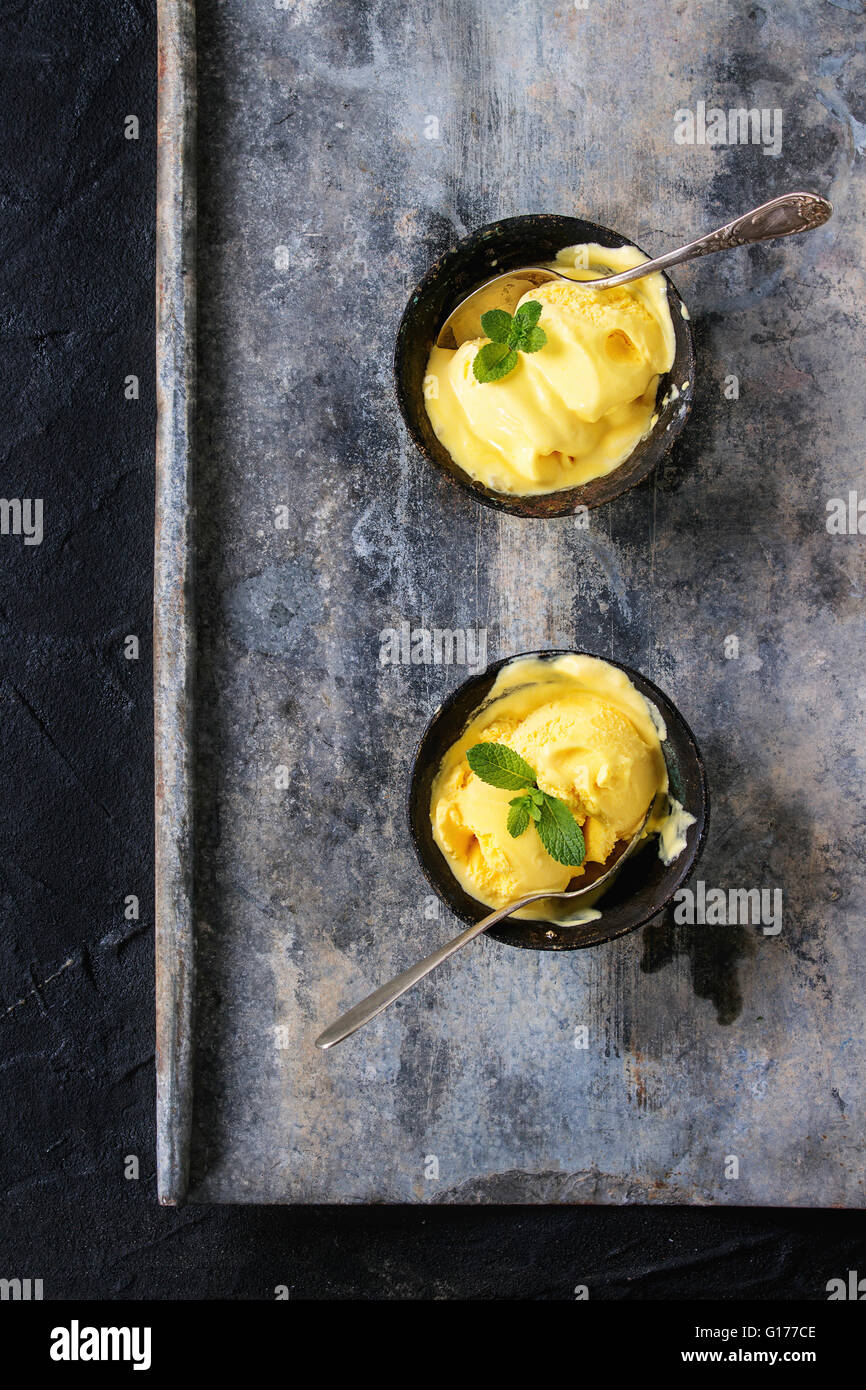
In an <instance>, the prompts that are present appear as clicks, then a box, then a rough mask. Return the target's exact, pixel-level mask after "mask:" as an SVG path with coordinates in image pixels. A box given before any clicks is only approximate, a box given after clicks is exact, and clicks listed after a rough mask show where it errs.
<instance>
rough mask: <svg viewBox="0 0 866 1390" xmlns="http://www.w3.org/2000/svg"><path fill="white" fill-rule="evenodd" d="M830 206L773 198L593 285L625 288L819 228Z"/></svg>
mask: <svg viewBox="0 0 866 1390" xmlns="http://www.w3.org/2000/svg"><path fill="white" fill-rule="evenodd" d="M832 211H833V206H832V204H831V203H828V202H827V199H826V198H820V197H819V196H818V194H817V193H786V194H784V196H783V197H781V198H772V199H771V200H770V202H769V203H762V204H761V206H760V207H757V208H753V209H752V211H751V212H746V213H744V214H743V216H742V217H736V218H734V220H733V222H726V223H725V225H724V226H723V227H717V228H716V230H715V231H713V232H707V234H706V236H702V237H698V239H697V241H690V242H689V243H688V244H687V245H686V246H680V247H678V248H677V250H676V251H669V252H668V253H667V255H666V256H656V258H655V259H654V260H652V261H645V262H644V264H643V265H639V266H635V268H634V269H633V270H624V271H622V273H621V274H619V275H606V276H604V277H603V278H602V279H600V280H593V281H592V284H594V285H598V286H599V287H600V288H601V287H609V286H613V285H625V284H626V283H627V282H628V281H629V280H640V279H642V277H643V276H644V275H648V274H649V273H650V271H652V270H666V269H667V268H668V266H672V265H680V264H681V263H682V262H683V261H692V260H694V259H695V257H696V256H710V255H712V253H713V252H714V251H730V250H732V248H733V247H735V246H749V245H751V244H752V243H753V242H756V241H772V240H773V239H774V238H775V237H782V236H793V235H794V233H795V232H808V231H811V230H812V228H813V227H820V226H821V225H822V224H823V223H824V222H826V221H827V218H828V217H829V216H830V215H831V213H832Z"/></svg>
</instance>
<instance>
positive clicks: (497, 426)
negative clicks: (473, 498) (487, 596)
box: [425, 243, 675, 496]
mask: <svg viewBox="0 0 866 1390" xmlns="http://www.w3.org/2000/svg"><path fill="white" fill-rule="evenodd" d="M646 259H647V258H646V256H644V255H643V254H642V253H641V252H640V251H638V250H637V249H636V248H635V247H633V246H622V247H618V248H616V249H611V248H609V247H606V246H599V245H596V244H595V243H590V244H588V245H587V246H571V247H567V248H566V249H565V250H563V251H560V253H559V255H558V257H557V259H556V261H555V262H553V268H554V269H555V270H558V271H560V272H561V273H562V274H564V275H568V276H569V277H570V278H573V279H574V282H575V283H574V284H565V283H564V282H562V281H549V282H548V283H546V284H544V285H540V286H539V287H538V289H532V290H530V291H529V292H528V293H527V294H525V295H524V296H523V298H522V299H521V300H520V304H525V303H527V302H528V301H529V300H536V301H537V302H538V303H539V304H541V306H542V307H541V318H540V321H539V327H540V328H542V329H543V330H544V332H545V333H546V335H547V342H546V343H545V344H544V346H543V347H542V348H540V349H539V350H538V351H536V352H531V353H528V352H521V353H519V354H518V363H517V366H516V367H515V368H514V369H513V371H511V372H509V373H508V375H507V376H504V377H503V378H502V379H501V380H499V381H486V382H480V381H478V380H477V379H476V377H475V375H474V374H473V371H472V364H473V361H474V359H475V356H476V354H477V352H478V349H479V348H480V347H481V346H483V344H484V343H485V342H487V339H486V338H475V339H472V340H471V341H469V342H465V343H461V345H460V346H459V347H458V348H457V349H456V350H452V349H449V348H439V347H434V348H433V350H432V352H431V353H430V358H429V361H428V364H427V378H426V382H425V404H426V408H427V414H428V416H429V418H430V423H431V425H432V426H433V429H434V431H435V433H436V435H437V438H438V439H439V440H440V441H441V443H442V444H443V445H444V447H445V448H446V449H447V450H448V452H449V454H450V455H451V457H452V458H453V460H454V462H455V463H456V464H458V465H459V466H460V467H461V468H462V469H463V470H464V472H466V473H468V474H469V475H470V477H472V478H474V479H476V480H477V481H478V482H481V483H484V484H485V485H486V486H487V487H489V488H492V489H493V490H494V491H496V492H504V493H512V494H514V495H517V496H529V495H531V494H537V493H545V492H557V491H559V490H560V489H563V488H570V487H577V486H579V485H580V484H582V483H587V482H589V481H590V480H591V479H593V478H600V477H603V476H604V475H605V474H607V473H612V472H613V470H614V469H615V468H618V467H619V465H620V464H621V463H623V462H624V461H625V460H626V459H627V458H628V456H629V454H631V453H632V451H633V450H634V448H635V446H636V445H637V444H638V443H639V441H640V440H641V439H643V437H644V435H646V434H647V433H648V432H649V430H650V428H651V426H652V423H653V416H654V414H655V404H656V393H657V390H658V384H659V379H660V377H661V376H662V375H663V374H664V373H665V372H667V371H669V370H670V368H671V366H672V365H673V361H674V351H675V339H674V327H673V322H672V320H671V315H670V309H669V308H668V297H667V286H666V283H665V280H664V278H663V276H662V275H661V274H660V273H659V272H658V271H656V272H654V273H653V274H652V275H648V276H646V278H645V279H643V280H634V281H632V282H631V283H630V284H627V285H620V286H619V287H617V288H614V289H609V290H595V289H593V288H592V286H591V285H590V284H582V283H581V281H583V280H590V279H592V277H593V275H598V274H600V273H601V272H600V271H599V270H593V269H588V270H587V269H584V268H582V267H583V266H586V265H589V266H590V267H592V266H594V265H597V264H598V263H601V265H603V266H610V268H611V270H613V271H620V270H630V269H631V268H632V267H633V266H636V265H640V264H642V262H643V261H645V260H646ZM517 307H518V308H519V305H518V306H517Z"/></svg>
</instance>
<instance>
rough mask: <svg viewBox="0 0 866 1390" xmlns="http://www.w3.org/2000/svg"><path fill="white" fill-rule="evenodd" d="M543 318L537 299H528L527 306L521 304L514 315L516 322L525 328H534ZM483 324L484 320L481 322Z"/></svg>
mask: <svg viewBox="0 0 866 1390" xmlns="http://www.w3.org/2000/svg"><path fill="white" fill-rule="evenodd" d="M540 318H541V305H540V304H539V302H538V300H537V299H527V301H526V303H525V304H521V306H520V308H519V309H518V310H516V312H515V315H514V322H515V323H517V324H520V325H521V327H523V328H534V327H535V325H536V324H537V323H538V320H539V319H540ZM481 322H482V324H483V323H484V320H483V319H482V320H481Z"/></svg>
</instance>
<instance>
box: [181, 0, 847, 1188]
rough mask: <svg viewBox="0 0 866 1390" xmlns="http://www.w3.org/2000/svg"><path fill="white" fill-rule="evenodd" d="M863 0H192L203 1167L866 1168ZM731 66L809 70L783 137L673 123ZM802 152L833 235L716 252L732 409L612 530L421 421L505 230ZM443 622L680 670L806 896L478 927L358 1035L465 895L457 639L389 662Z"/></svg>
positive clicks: (750, 815) (423, 1183) (197, 1133)
mask: <svg viewBox="0 0 866 1390" xmlns="http://www.w3.org/2000/svg"><path fill="white" fill-rule="evenodd" d="M859 9H860V6H859V3H857V0H844V2H843V0H837V3H834V4H832V3H831V4H803V3H802V2H801V0H796V3H795V0H790V2H788V0H785V2H784V3H778V4H765V5H763V6H759V5H755V6H751V7H749V6H745V5H739V4H720V3H718V0H712V3H709V2H708V0H695V3H681V4H666V3H647V4H641V5H634V4H632V5H627V4H618V3H602V0H587V6H586V8H585V9H581V8H578V7H576V6H575V5H573V4H570V3H567V0H557V3H547V2H546V0H437V3H423V2H422V3H418V0H413V3H411V4H410V3H401V2H400V0H388V2H387V3H366V4H361V3H354V2H353V0H328V3H324V0H323V3H316V0H286V3H285V4H281V3H279V0H278V3H277V4H275V3H274V0H199V3H198V6H197V10H198V15H197V48H198V82H199V111H198V130H199V152H198V180H199V242H200V244H199V255H198V265H197V273H198V296H199V319H198V323H199V383H198V419H197V432H198V455H197V469H198V480H197V484H196V488H197V503H198V541H197V602H198V636H199V655H198V662H199V667H198V677H197V687H196V708H197V721H198V746H197V764H196V766H197V772H196V776H197V801H196V836H197V855H198V862H197V870H198V872H197V899H198V901H197V918H198V922H197V945H198V994H197V1033H196V1042H197V1063H196V1075H195V1095H194V1108H195V1113H194V1125H193V1153H192V1175H193V1176H192V1195H193V1197H194V1199H196V1200H200V1201H222V1202H236V1201H250V1202H269V1201H275V1202H400V1201H412V1202H441V1201H450V1202H472V1203H475V1202H572V1201H580V1202H647V1201H650V1202H667V1203H674V1202H695V1203H745V1204H750V1203H754V1204H764V1203H767V1204H800V1205H818V1206H821V1205H830V1204H843V1205H851V1206H859V1205H862V1204H863V1147H862V1138H863V1113H862V1075H863V1070H864V1064H866V1055H864V1053H866V1043H864V1034H863V1029H862V1024H861V1017H862V998H863V986H864V978H863V963H864V957H866V940H864V930H863V908H862V904H863V902H864V889H866V884H864V850H863V845H864V843H866V836H864V833H863V832H864V825H863V821H864V814H863V800H862V787H863V777H864V767H863V761H864V759H863V720H864V709H866V703H864V702H866V676H864V674H863V671H862V653H863V650H864V620H863V590H862V547H863V539H862V537H858V536H856V535H855V536H830V535H828V533H827V530H826V527H825V515H826V511H825V509H826V502H827V499H828V498H830V497H834V496H840V495H841V496H846V495H847V492H848V489H849V488H856V487H857V486H858V483H859V485H860V486H861V488H862V487H863V485H864V484H863V439H864V432H863V400H864V389H863V388H864V380H863V377H864V370H863V352H862V344H863V328H864V323H863V319H864V311H863V305H864V303H866V287H864V283H863V278H864V277H863V266H864V264H866V246H864V233H863V223H862V216H861V213H860V209H862V206H863V164H862V151H863V148H864V140H866V136H864V127H863V125H862V124H859V122H858V119H857V117H858V115H859V116H863V114H864V113H863V110H862V107H859V106H858V105H857V98H856V96H855V94H856V93H858V92H862V90H863V85H864V83H863V77H864V71H863V70H864V56H863V48H864V21H863V18H862V16H861V15H860V14H859V13H858V11H859ZM699 100H705V101H707V103H708V104H714V103H717V104H719V105H721V106H723V107H725V108H727V107H729V106H735V107H736V106H743V105H746V106H752V105H755V106H758V107H766V108H775V107H779V108H781V110H782V112H783V145H782V153H781V155H780V157H779V158H773V157H767V156H766V155H764V153H763V150H762V148H760V147H751V146H749V147H730V148H729V147H717V148H711V147H708V146H705V145H704V146H692V147H689V146H684V145H678V144H676V143H675V142H674V139H673V131H674V113H675V112H676V111H677V109H678V108H684V107H690V108H692V109H694V107H695V105H696V103H697V102H698V101H699ZM430 117H435V118H436V120H438V123H439V126H438V136H437V138H433V139H428V138H426V136H427V134H428V133H430V131H431V130H432V129H433V127H432V126H431V125H430V124H429V123H428V118H430ZM797 187H806V188H814V189H815V190H816V191H818V192H821V193H825V194H827V195H828V196H829V197H830V198H831V199H832V200H833V201H834V203H835V207H836V214H835V217H834V219H833V221H832V222H831V223H830V224H829V225H828V226H827V227H826V228H824V229H823V230H821V231H819V232H817V233H813V234H811V235H810V236H808V237H803V238H799V239H794V240H792V241H787V242H781V243H778V244H774V245H770V246H767V247H764V248H758V249H755V250H752V251H750V252H744V251H739V252H735V253H733V254H730V255H727V256H722V257H714V258H711V259H709V260H707V261H704V262H700V263H697V264H695V265H693V266H690V267H686V268H683V269H681V270H679V271H677V272H675V279H676V281H677V284H678V286H679V287H680V290H681V292H682V293H683V295H684V297H685V299H686V301H687V303H688V304H689V305H690V306H691V310H692V315H693V318H694V322H695V330H696V340H697V348H698V388H697V398H696V402H695V407H694V410H693V414H692V419H691V422H690V424H689V427H688V429H687V431H686V433H685V435H684V438H683V440H682V442H681V444H680V446H679V447H678V448H677V449H676V451H675V453H674V454H673V456H672V457H671V458H669V459H668V460H667V461H666V463H665V466H664V468H663V470H662V471H661V472H659V473H657V475H656V476H655V477H654V478H653V479H652V480H650V481H648V482H647V483H646V484H644V485H642V486H641V487H640V488H638V489H637V490H636V491H635V492H633V493H631V494H629V495H628V496H626V497H623V498H622V499H620V500H619V501H617V502H615V503H613V504H611V505H609V506H607V507H605V508H603V509H602V510H601V511H599V512H596V513H594V514H593V515H592V517H591V521H590V526H589V529H588V530H587V531H581V530H578V529H577V528H576V527H575V525H574V523H573V522H572V521H570V520H557V521H551V522H546V523H540V522H531V521H523V520H519V519H516V518H511V517H508V516H505V515H501V514H497V513H495V512H493V511H490V510H487V509H485V508H483V507H482V506H480V505H477V504H476V503H475V502H474V501H473V499H472V498H471V497H468V496H466V495H465V494H464V493H462V492H461V491H459V490H458V489H456V488H454V487H453V486H452V485H450V484H449V483H448V481H447V480H446V479H444V478H442V477H440V476H438V475H437V474H435V473H434V472H433V470H432V469H431V468H430V467H429V466H428V465H427V464H426V463H425V461H424V460H423V459H422V458H421V457H420V456H419V455H418V454H417V452H416V451H415V449H414V448H413V447H411V446H410V445H409V443H408V440H407V436H406V434H405V432H404V430H403V427H402V424H401V421H400V419H399V417H398V412H397V408H396V403H395V398H394V392H393V389H392V381H391V356H392V349H393V342H394V335H395V331H396V327H397V323H398V321H399V317H400V314H401V312H402V309H403V307H404V304H405V301H406V299H407V296H408V294H409V292H410V290H411V288H412V286H413V284H414V283H415V281H416V280H417V278H418V277H419V276H420V275H421V274H422V273H423V271H424V270H425V269H426V268H427V266H428V265H429V264H430V263H431V261H432V260H434V259H435V258H436V257H437V256H438V255H439V254H440V253H441V252H443V251H444V250H445V249H446V248H447V247H449V246H450V245H452V244H453V243H454V242H455V241H456V240H457V239H458V238H459V237H461V236H463V235H464V234H465V233H467V232H469V231H471V230H472V229H474V228H476V227H478V226H479V225H480V224H482V223H484V222H488V221H491V220H494V219H496V218H500V217H504V216H507V215H510V214H514V213H523V212H534V211H554V212H562V213H574V214H578V215H581V216H586V217H588V218H591V219H595V220H598V221H600V222H603V223H605V224H607V225H609V226H612V227H616V228H620V229H621V230H622V231H623V232H624V233H626V234H627V235H629V236H631V237H633V238H635V239H636V240H637V241H638V242H640V243H641V244H642V245H645V246H647V247H648V248H650V249H659V250H662V249H666V248H668V247H670V246H672V245H676V244H677V243H679V242H680V241H682V240H686V239H688V238H690V237H691V236H692V235H693V234H694V233H696V232H698V231H702V230H706V229H707V228H708V227H710V226H713V225H715V224H716V223H718V222H721V221H723V220H725V219H727V218H729V217H730V216H731V215H733V214H736V213H738V212H741V211H743V210H745V209H746V208H748V207H750V206H752V205H754V204H756V203H758V202H761V201H763V200H764V199H766V198H769V197H770V196H773V195H775V194H778V193H781V192H784V191H786V190H789V189H792V188H797ZM279 247H285V248H288V249H287V251H286V252H279V251H278V249H277V248H279ZM278 266H285V268H277V267H278ZM729 375H736V376H737V377H738V378H739V399H737V400H728V399H726V398H725V395H724V391H723V387H724V382H725V378H726V377H727V376H729ZM281 504H287V505H288V508H289V524H288V528H287V529H282V530H281V529H277V528H276V526H275V508H276V507H278V506H280V505H281ZM402 620H409V621H410V622H412V623H413V625H416V624H424V625H426V626H428V627H434V626H439V627H452V628H453V627H472V628H474V627H476V626H481V627H484V628H486V629H487V632H488V644H489V656H490V658H491V659H493V658H494V657H499V656H503V655H506V654H508V653H511V652H517V651H520V650H523V649H527V648H538V647H542V646H569V645H575V646H578V647H582V648H588V649H591V650H595V651H597V652H598V653H600V654H601V655H605V654H608V655H611V656H615V657H616V658H618V659H619V660H622V661H625V662H627V663H630V664H632V665H634V666H636V667H638V668H639V669H641V670H642V671H644V672H645V673H646V674H647V675H648V676H649V677H650V678H651V679H653V680H655V681H657V682H658V683H659V684H660V685H662V686H663V687H664V688H665V689H666V690H667V691H668V692H669V693H670V694H671V695H672V696H673V698H674V699H675V700H676V702H677V703H678V705H679V707H680V708H681V709H682V711H683V713H684V715H685V716H686V718H687V719H688V721H689V723H690V724H691V725H692V727H693V728H694V730H695V732H696V734H697V737H698V739H699V742H700V744H701V746H702V750H703V752H704V754H705V756H706V759H707V764H708V772H709V777H710V783H711V789H712V795H713V799H714V824H713V827H712V830H711V837H710V842H709V846H708V849H707V852H706V855H705V857H704V860H703V863H702V866H701V870H700V875H699V876H700V877H701V878H703V879H704V880H705V881H706V882H707V883H708V884H710V885H712V886H720V887H723V888H728V887H745V888H748V887H766V888H771V889H773V888H777V887H778V888H781V889H782V890H783V894H784V926H783V930H782V932H781V934H780V935H779V936H777V937H770V936H764V935H762V933H761V931H760V928H758V927H716V928H710V927H704V928H700V927H696V928H694V929H690V928H688V927H676V926H675V925H674V924H673V923H672V922H671V921H669V920H661V921H658V922H657V923H655V924H653V925H652V926H650V927H649V928H647V929H645V930H644V931H643V932H642V933H641V934H637V935H634V936H632V937H629V938H626V939H624V940H621V941H617V942H614V943H612V944H611V945H609V946H604V947H600V948H598V949H594V950H591V951H586V952H573V953H568V954H563V955H556V954H546V953H532V952H527V951H514V950H509V949H508V947H507V946H503V945H500V944H497V943H495V942H491V941H486V940H482V941H479V942H477V943H476V944H475V945H474V946H473V947H472V949H471V950H469V951H467V952H466V953H465V954H464V955H461V956H459V957H457V958H456V959H454V960H453V961H452V962H450V963H449V964H448V965H446V966H445V967H444V968H443V969H441V970H440V971H439V972H438V973H437V974H436V975H434V976H433V977H432V978H431V979H429V980H428V981H426V982H425V983H424V984H423V985H422V986H421V987H420V988H418V989H416V990H415V991H413V992H412V993H410V994H409V995H408V996H407V997H406V998H405V999H403V1000H402V1001H401V1002H400V1003H399V1004H398V1005H397V1006H396V1007H395V1008H392V1009H391V1010H389V1011H388V1012H387V1013H386V1014H385V1015H384V1016H382V1017H381V1018H380V1019H378V1020H377V1021H376V1022H375V1023H374V1024H372V1025H371V1026H369V1027H368V1028H366V1029H365V1030H363V1031H362V1032H361V1033H360V1034H358V1035H357V1036H356V1037H354V1038H353V1039H351V1040H350V1041H349V1042H347V1043H346V1044H344V1045H343V1046H341V1047H340V1048H338V1049H337V1050H336V1051H334V1052H333V1053H331V1054H328V1055H321V1054H319V1053H317V1052H316V1050H315V1048H314V1046H313V1039H314V1037H315V1036H316V1034H317V1032H318V1031H319V1029H320V1028H321V1027H322V1026H323V1025H324V1023H326V1022H328V1021H330V1020H331V1019H332V1018H333V1017H334V1016H335V1015H336V1014H337V1013H338V1012H340V1011H341V1010H342V1009H344V1008H345V1007H347V1006H348V1005H349V1004H351V1003H354V1002H355V1001H356V1000H357V999H358V998H359V997H360V996H362V995H363V994H364V993H366V992H367V991H369V990H370V989H371V988H372V987H374V986H375V985H376V984H378V983H380V982H381V981H382V980H383V979H385V978H387V977H388V976H390V975H392V974H394V973H395V972H397V971H399V970H401V969H403V968H404V967H406V966H407V965H408V964H409V963H410V962H412V961H414V960H415V959H416V958H417V957H418V956H419V955H421V954H424V953H425V952H428V951H430V950H431V949H432V948H433V947H434V946H436V945H437V944H439V943H440V942H442V941H443V940H445V939H446V938H447V937H448V936H449V935H450V934H452V932H454V930H455V929H456V923H455V922H454V921H453V919H450V918H449V917H448V916H447V915H446V914H445V912H444V910H443V911H441V912H440V914H439V915H438V917H437V916H435V915H433V913H432V911H431V906H430V901H429V898H428V890H427V888H426V886H425V882H424V880H423V878H422V875H421V872H420V870H419V867H418V865H417V864H416V862H415V861H414V858H413V852H412V850H411V847H410V844H409V840H408V836H407V832H406V824H405V817H404V795H405V786H406V779H407V773H408V769H409V764H410V758H411V754H412V750H413V747H414V744H415V741H416V739H417V737H418V735H419V733H420V731H421V729H422V726H423V724H424V723H425V721H426V719H427V718H428V716H429V714H430V713H431V712H432V710H433V709H434V708H435V706H436V705H437V703H438V702H439V700H440V699H441V698H442V696H443V695H444V694H445V693H447V692H448V691H450V690H451V689H453V688H454V686H455V685H456V684H457V683H458V681H459V680H460V679H461V672H459V671H457V670H455V669H454V668H443V667H434V666H426V667H425V666H417V667H411V666H410V667H383V666H382V665H380V663H379V646H380V642H379V633H380V632H381V631H382V630H383V629H384V628H386V627H389V626H394V625H398V624H399V623H400V622H401V621H402ZM730 635H737V636H738V637H739V642H740V656H739V659H737V660H726V659H725V649H724V642H725V638H726V637H727V636H730ZM280 766H283V767H286V768H287V769H288V771H289V775H290V786H289V788H288V790H281V789H278V788H277V786H276V784H275V779H276V776H277V769H278V768H279V767H280ZM580 1025H586V1027H587V1028H588V1030H589V1046H588V1048H587V1049H585V1050H579V1049H576V1048H575V1046H574V1038H575V1030H576V1028H578V1027H579V1026H580ZM730 1155H736V1156H737V1157H738V1159H739V1173H740V1176H739V1178H738V1179H736V1180H732V1179H729V1178H726V1176H725V1172H726V1160H727V1157H728V1156H730ZM428 1156H435V1157H436V1159H437V1160H438V1178H430V1177H425V1160H426V1159H427V1158H428ZM430 1171H431V1166H430V1164H429V1163H427V1172H428V1173H429V1172H430Z"/></svg>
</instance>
